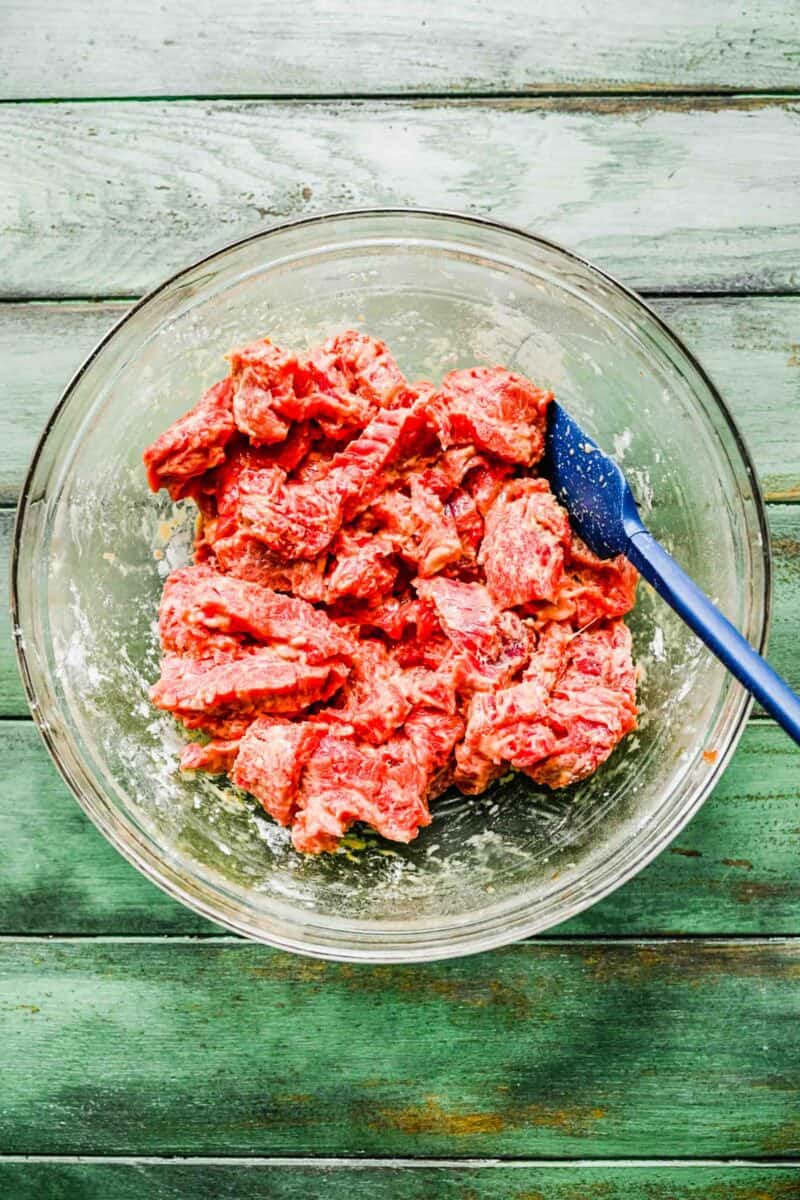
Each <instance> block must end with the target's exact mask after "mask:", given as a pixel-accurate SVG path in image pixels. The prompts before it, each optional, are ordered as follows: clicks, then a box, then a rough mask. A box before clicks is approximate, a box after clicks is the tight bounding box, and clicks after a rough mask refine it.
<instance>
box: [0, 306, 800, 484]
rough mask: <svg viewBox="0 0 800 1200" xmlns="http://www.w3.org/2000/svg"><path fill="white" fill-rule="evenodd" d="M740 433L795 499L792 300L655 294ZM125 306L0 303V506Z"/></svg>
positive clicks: (797, 456)
mask: <svg viewBox="0 0 800 1200" xmlns="http://www.w3.org/2000/svg"><path fill="white" fill-rule="evenodd" d="M654 304H655V307H656V309H657V310H658V311H659V312H660V313H661V314H662V315H663V316H664V317H665V318H666V319H667V320H668V321H669V322H670V323H671V324H672V325H673V326H674V327H675V329H676V331H677V332H678V333H679V334H681V336H682V337H684V338H685V340H686V342H687V345H688V346H689V347H690V348H691V349H692V350H693V351H694V352H695V353H696V354H697V356H698V357H699V358H700V360H701V362H702V363H703V364H704V365H705V366H706V368H707V369H708V370H709V372H710V373H711V375H712V376H713V378H714V380H715V381H716V383H717V385H718V387H719V388H720V389H721V391H722V394H723V396H724V397H725V399H726V401H727V403H728V404H729V406H730V408H731V410H732V412H733V413H734V416H735V417H736V420H737V421H738V423H739V426H740V428H741V430H742V432H743V434H744V436H745V438H746V439H747V443H748V445H749V447H750V450H751V453H752V455H753V457H754V459H755V462H756V464H757V466H758V470H759V474H760V476H761V480H762V484H763V487H764V489H765V491H766V494H767V496H768V497H776V498H779V497H788V496H792V495H796V497H797V498H798V499H800V452H798V447H797V438H796V437H793V436H792V434H793V431H794V428H795V423H796V419H797V418H796V414H797V413H798V412H800V297H776V296H772V297H763V296H762V297H755V296H748V297H744V298H735V299H734V298H727V299H726V298H722V297H720V298H714V299H708V300H705V299H704V300H699V299H687V298H680V299H661V300H656V301H655V302H654ZM126 307H127V305H126V304H125V303H124V302H121V301H114V302H106V303H86V302H77V303H70V302H62V303H60V304H47V303H28V304H24V303H23V304H0V378H2V379H3V381H4V389H5V394H6V395H7V396H8V397H9V402H8V403H7V404H4V405H2V406H0V446H2V447H3V454H2V456H1V457H0V503H14V502H16V499H17V495H18V492H19V488H20V485H21V483H22V479H23V477H24V473H25V469H26V467H27V463H28V460H29V458H30V455H31V454H32V452H33V448H34V445H35V443H36V439H37V438H38V436H39V433H40V431H41V430H42V428H43V427H44V425H45V422H46V420H47V417H48V415H49V413H50V411H51V410H52V408H53V407H54V405H55V403H56V401H57V400H58V396H59V394H60V392H61V390H62V388H63V387H64V385H65V383H66V382H67V380H68V379H69V377H70V375H71V374H72V372H73V371H74V370H75V368H76V367H78V366H79V365H80V363H81V361H82V360H83V358H84V357H85V356H86V355H87V354H88V353H89V351H90V350H91V349H92V347H93V346H94V345H95V344H96V342H97V341H98V340H99V339H100V338H101V337H102V336H103V334H105V333H106V332H107V330H108V329H109V328H110V327H111V325H112V324H113V323H114V321H116V320H118V319H119V317H121V316H122V315H123V313H124V312H125V310H126Z"/></svg>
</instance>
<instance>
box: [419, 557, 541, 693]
mask: <svg viewBox="0 0 800 1200" xmlns="http://www.w3.org/2000/svg"><path fill="white" fill-rule="evenodd" d="M415 587H416V589H417V591H418V593H419V595H420V596H421V597H423V598H425V599H429V600H432V601H433V604H434V605H435V607H436V612H437V615H438V617H439V621H440V622H441V625H442V628H443V629H444V632H445V633H446V635H447V637H448V638H449V639H450V641H451V642H452V644H453V646H454V648H455V650H456V652H457V653H456V655H455V656H454V658H453V660H452V663H451V672H452V676H451V677H452V683H453V686H454V687H455V688H456V689H457V690H458V691H460V692H469V691H492V690H494V689H495V688H497V687H502V685H503V684H505V683H508V682H510V680H511V679H512V678H513V677H514V675H516V674H517V673H518V672H519V671H521V670H522V668H523V667H524V666H525V665H526V664H527V662H528V660H529V658H530V655H531V649H532V645H533V636H534V635H533V630H532V628H531V627H530V625H528V624H526V622H524V621H523V620H521V619H520V618H519V617H518V616H517V614H516V613H512V612H501V611H500V609H499V608H497V606H496V605H495V604H494V602H493V601H492V598H491V596H490V595H489V592H488V590H487V589H486V588H485V587H484V585H483V584H481V583H470V582H463V581H461V580H456V579H446V578H444V577H443V576H441V575H439V576H437V577H436V578H434V579H430V580H417V581H416V583H415Z"/></svg>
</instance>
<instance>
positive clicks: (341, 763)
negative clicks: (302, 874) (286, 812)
mask: <svg viewBox="0 0 800 1200" xmlns="http://www.w3.org/2000/svg"><path fill="white" fill-rule="evenodd" d="M427 786H428V772H427V771H426V770H425V768H424V766H423V765H422V764H421V763H420V762H419V761H418V759H417V754H416V752H415V748H414V745H413V743H412V742H411V741H410V740H409V739H408V738H406V737H403V736H402V735H401V736H397V737H394V738H392V739H390V741H388V742H385V743H384V744H383V745H382V746H369V745H365V744H364V743H363V742H357V741H354V740H353V739H350V738H346V737H336V736H332V735H330V734H326V735H325V736H324V737H323V738H322V739H321V741H320V742H319V745H318V746H317V748H316V749H315V750H314V753H313V754H312V756H311V759H310V761H309V762H308V764H307V766H306V769H305V772H304V774H303V779H302V782H301V788H300V797H299V806H298V812H297V815H296V817H295V820H294V824H293V825H292V841H293V843H294V845H295V848H296V849H298V850H300V851H303V852H305V853H307V854H318V853H320V852H321V851H326V850H335V849H336V846H337V845H338V843H339V839H340V838H341V837H342V836H343V834H345V833H346V832H347V830H348V829H349V828H350V826H351V825H353V824H354V822H356V821H366V822H367V824H368V825H371V826H372V828H373V829H375V830H377V832H378V833H380V834H382V835H383V836H384V837H387V838H391V839H392V841H395V842H410V841H411V840H412V839H413V838H414V837H416V835H417V832H418V831H419V829H420V827H421V826H423V825H429V824H430V819H431V817H430V813H429V811H428V805H427V803H426V800H425V794H426V790H427Z"/></svg>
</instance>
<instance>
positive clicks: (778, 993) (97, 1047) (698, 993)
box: [0, 939, 800, 1158]
mask: <svg viewBox="0 0 800 1200" xmlns="http://www.w3.org/2000/svg"><path fill="white" fill-rule="evenodd" d="M798 979H800V943H798V942H786V941H782V940H779V939H775V940H772V941H769V942H754V943H748V942H742V941H739V942H707V941H676V942H663V943H631V942H618V943H613V942H607V943H592V944H581V943H561V944H554V943H523V944H521V945H517V946H513V947H508V948H506V949H504V950H500V951H494V952H492V953H488V954H482V955H476V956H474V957H471V958H468V959H462V960H458V961H454V962H448V963H441V964H433V965H432V964H426V965H418V966H413V967H374V966H353V965H348V964H331V963H324V962H320V961H315V960H309V959H300V958H298V957H295V956H292V955H287V954H284V953H282V952H280V951H277V952H274V951H273V952H271V951H268V950H266V949H265V948H264V947H260V946H254V945H252V944H249V943H244V942H235V941H224V942H221V943H215V942H209V941H205V942H199V943H198V942H191V941H189V942H177V941H175V940H171V941H167V942H149V943H142V942H133V943H131V942H127V943H120V942H116V943H115V942H103V941H98V940H96V939H91V940H88V941H86V940H82V941H77V942H64V941H58V940H42V941H39V942H31V941H21V942H16V941H12V942H7V943H4V944H2V945H0V994H1V995H2V1004H1V1005H0V1038H1V1039H2V1041H1V1042H0V1044H2V1045H3V1047H4V1054H5V1056H6V1058H7V1059H8V1060H9V1061H11V1062H24V1063H25V1070H24V1071H14V1072H9V1073H7V1077H6V1078H5V1080H4V1085H3V1100H2V1106H0V1151H2V1152H6V1153H7V1152H11V1151H13V1152H14V1153H28V1152H36V1153H47V1154H49V1153H54V1154H78V1153H84V1152H85V1153H94V1154H111V1153H121V1152H124V1153H148V1152H149V1153H161V1154H183V1153H185V1152H187V1151H191V1152H192V1153H194V1154H203V1153H207V1154H229V1153H231V1154H245V1155H259V1154H277V1153H287V1152H288V1153H293V1154H301V1155H302V1154H307V1153H310V1152H313V1153H315V1154H351V1153H358V1154H380V1155H393V1154H399V1155H406V1154H411V1155H414V1156H426V1155H452V1154H453V1153H454V1151H455V1152H456V1153H457V1154H458V1155H461V1156H468V1155H486V1156H496V1155H523V1156H527V1157H531V1158H537V1157H565V1156H567V1157H568V1156H578V1157H587V1158H589V1157H597V1156H602V1157H613V1156H625V1157H639V1156H643V1157H653V1156H655V1155H658V1156H661V1157H675V1156H680V1157H692V1156H698V1157H706V1156H708V1155H709V1153H711V1152H713V1153H714V1154H715V1155H716V1156H718V1157H727V1156H745V1157H753V1156H758V1155H763V1156H765V1157H768V1158H773V1157H781V1156H791V1155H794V1154H797V1153H798V1151H800V1125H798V1119H797V1091H798V1084H800V1066H798V1063H800V988H798ZM743 1030H746V1031H747V1033H746V1036H745V1037H743V1036H742V1031H743Z"/></svg>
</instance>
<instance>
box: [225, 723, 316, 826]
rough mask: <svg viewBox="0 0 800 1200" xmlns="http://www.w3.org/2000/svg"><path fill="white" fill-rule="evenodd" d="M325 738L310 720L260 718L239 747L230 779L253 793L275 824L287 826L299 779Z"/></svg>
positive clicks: (295, 800) (253, 724)
mask: <svg viewBox="0 0 800 1200" xmlns="http://www.w3.org/2000/svg"><path fill="white" fill-rule="evenodd" d="M322 735H323V730H322V728H321V727H320V726H318V725H309V723H308V722H307V721H281V720H275V719H273V718H271V717H260V718H259V719H258V720H257V721H253V723H252V725H251V726H250V728H249V729H248V730H247V733H246V734H245V735H244V737H243V738H242V740H241V742H240V744H239V753H238V754H237V755H236V761H235V762H234V764H233V770H232V772H231V779H232V780H233V782H234V783H235V784H236V786H237V787H240V788H243V789H244V790H245V791H246V792H251V793H252V794H253V795H254V796H255V797H256V799H257V800H259V801H260V802H261V804H262V806H263V807H264V808H265V809H266V811H267V812H268V813H269V814H270V815H271V816H273V817H274V818H275V820H276V821H278V822H280V824H281V825H288V824H289V823H290V821H291V819H292V815H293V813H294V809H295V806H296V804H297V798H298V797H297V789H298V785H299V783H300V777H301V775H302V774H303V770H304V768H305V765H306V763H307V762H308V759H309V758H310V756H311V755H312V754H313V752H314V750H315V748H316V746H317V745H318V743H319V741H320V738H321V737H322Z"/></svg>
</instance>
